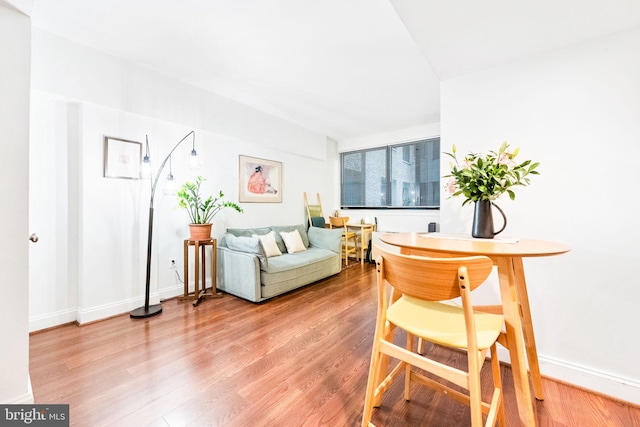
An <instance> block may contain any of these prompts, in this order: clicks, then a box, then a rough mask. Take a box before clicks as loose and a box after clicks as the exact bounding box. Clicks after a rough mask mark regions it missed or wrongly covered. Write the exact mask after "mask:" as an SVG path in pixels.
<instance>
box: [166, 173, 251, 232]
mask: <svg viewBox="0 0 640 427" xmlns="http://www.w3.org/2000/svg"><path fill="white" fill-rule="evenodd" d="M202 181H204V178H202V177H201V176H198V177H197V178H196V182H189V181H187V182H185V183H184V184H183V185H182V186H181V187H180V189H179V190H178V206H180V207H181V208H184V209H186V210H187V213H188V214H189V220H190V221H191V224H208V223H210V222H211V220H212V219H213V217H214V216H216V214H217V213H218V212H220V210H222V209H224V208H233V209H235V210H236V211H238V212H240V213H242V212H243V210H242V208H241V207H240V206H238V205H237V204H235V203H234V202H229V201H226V202H225V201H223V200H222V198H223V197H224V194H222V191H220V194H218V197H216V198H214V197H213V196H209V197H208V198H206V199H205V198H204V197H203V196H202V195H201V194H200V185H201V184H202Z"/></svg>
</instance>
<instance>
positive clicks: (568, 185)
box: [441, 31, 640, 403]
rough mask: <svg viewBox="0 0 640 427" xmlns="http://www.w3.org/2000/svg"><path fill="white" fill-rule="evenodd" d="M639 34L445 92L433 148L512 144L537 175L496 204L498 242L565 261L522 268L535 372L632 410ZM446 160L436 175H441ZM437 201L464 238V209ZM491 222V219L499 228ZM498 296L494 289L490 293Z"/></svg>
mask: <svg viewBox="0 0 640 427" xmlns="http://www.w3.org/2000/svg"><path fill="white" fill-rule="evenodd" d="M638 52H640V32H638V31H634V32H629V33H626V34H621V35H619V36H616V37H612V38H608V39H605V40H601V41H597V42H592V43H590V44H585V45H580V46H577V47H573V48H571V49H565V50H560V51H556V52H554V53H552V54H548V55H545V56H542V57H538V58H536V59H532V60H529V61H526V62H521V63H516V64H511V65H508V66H503V67H500V68H496V69H493V70H489V71H485V72H481V73H477V74H475V75H472V76H469V77H465V78H460V79H456V80H451V81H445V82H443V84H442V94H441V100H442V101H441V102H442V111H441V114H442V115H441V117H442V122H441V126H442V140H441V141H442V148H443V150H445V151H449V149H450V147H451V145H452V144H454V143H455V144H457V146H458V150H459V151H461V152H462V153H463V154H464V153H466V152H468V151H475V152H482V151H486V150H488V149H495V150H497V149H498V147H499V146H500V144H501V143H502V142H503V141H505V140H506V141H508V142H509V143H511V144H512V146H513V147H517V146H519V147H521V154H520V157H521V158H522V159H533V160H535V161H540V162H541V166H540V169H539V170H540V173H541V175H540V176H537V177H533V179H532V185H531V186H530V187H526V188H519V189H518V190H517V191H516V199H515V201H511V200H509V198H508V197H503V198H501V199H500V200H499V201H498V204H499V205H500V207H502V208H503V210H505V212H506V214H507V217H508V221H509V225H508V227H507V229H506V230H505V232H504V234H506V235H511V236H523V237H529V238H536V239H541V240H551V241H557V242H561V243H564V244H567V245H568V246H570V247H571V251H570V252H569V253H568V254H565V255H562V256H557V257H548V258H536V259H527V260H525V269H526V275H527V285H528V289H529V296H530V300H531V306H532V307H531V308H532V312H533V322H534V328H535V331H536V342H537V345H538V351H539V356H540V362H541V369H542V372H543V374H546V375H549V376H551V377H555V378H559V379H562V380H565V381H568V382H570V383H574V384H578V385H581V386H585V387H587V388H591V389H595V390H598V391H601V392H604V393H606V394H610V395H613V396H616V397H619V398H621V399H625V400H627V401H632V402H635V403H640V392H639V391H640V363H638V358H637V354H638V352H639V351H640V340H639V339H638V337H639V334H638V324H640V316H639V315H638V301H639V300H640V282H639V279H638V277H637V274H636V273H635V268H634V267H635V266H637V265H638V264H640V251H639V250H638V241H639V240H640V229H638V227H637V226H636V224H637V219H636V218H637V213H636V209H634V207H635V205H637V202H636V201H635V190H634V188H635V183H636V182H637V177H638V172H637V167H636V165H635V163H636V159H638V158H640V144H639V143H638V142H639V141H640V56H639V55H638ZM448 167H449V166H448V160H447V159H446V158H445V157H443V161H442V170H443V174H444V171H446V170H448ZM461 203H462V200H461V199H460V200H457V199H448V200H446V199H443V201H442V209H441V214H442V224H441V229H442V231H444V232H466V233H469V232H470V228H471V220H472V216H473V207H472V206H468V207H464V208H461V206H460V205H461ZM496 222H499V220H496ZM495 293H496V294H497V289H496V290H495Z"/></svg>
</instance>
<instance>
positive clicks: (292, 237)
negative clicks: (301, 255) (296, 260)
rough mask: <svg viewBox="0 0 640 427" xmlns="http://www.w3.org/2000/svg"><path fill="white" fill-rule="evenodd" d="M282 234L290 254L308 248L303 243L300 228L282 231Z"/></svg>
mask: <svg viewBox="0 0 640 427" xmlns="http://www.w3.org/2000/svg"><path fill="white" fill-rule="evenodd" d="M280 235H281V236H282V240H283V241H284V245H285V246H286V247H287V252H289V253H290V254H294V253H296V252H302V251H306V250H307V248H305V247H304V243H302V237H301V236H300V233H299V232H298V230H293V231H281V232H280Z"/></svg>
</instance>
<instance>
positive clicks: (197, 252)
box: [193, 240, 200, 306]
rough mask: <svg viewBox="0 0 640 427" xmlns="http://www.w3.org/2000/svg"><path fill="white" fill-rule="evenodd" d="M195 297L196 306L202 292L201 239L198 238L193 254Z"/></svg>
mask: <svg viewBox="0 0 640 427" xmlns="http://www.w3.org/2000/svg"><path fill="white" fill-rule="evenodd" d="M193 261H194V266H193V298H194V299H195V301H194V306H195V305H197V304H198V299H199V296H198V294H199V293H200V241H198V240H196V241H195V244H194V254H193Z"/></svg>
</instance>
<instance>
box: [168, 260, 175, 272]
mask: <svg viewBox="0 0 640 427" xmlns="http://www.w3.org/2000/svg"><path fill="white" fill-rule="evenodd" d="M175 269H176V260H175V259H172V260H171V266H170V267H169V270H175Z"/></svg>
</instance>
